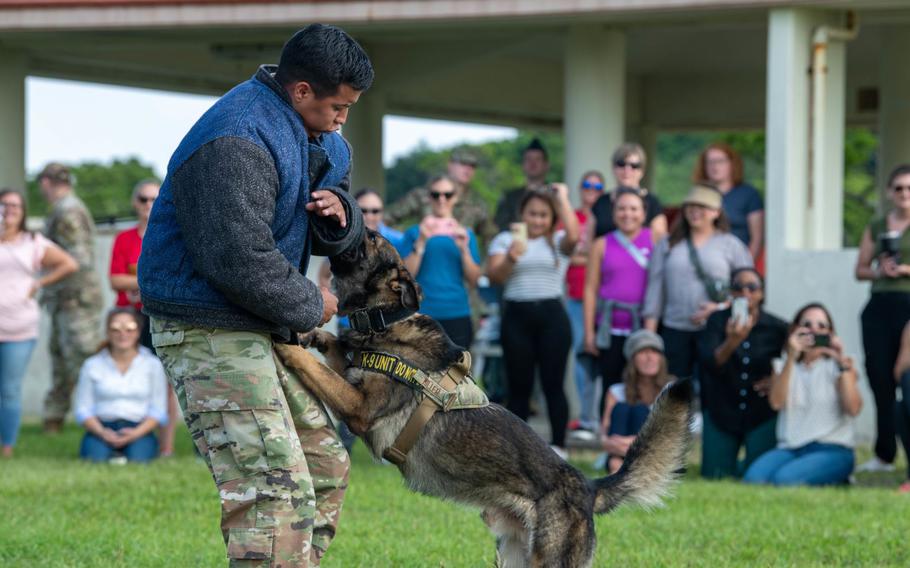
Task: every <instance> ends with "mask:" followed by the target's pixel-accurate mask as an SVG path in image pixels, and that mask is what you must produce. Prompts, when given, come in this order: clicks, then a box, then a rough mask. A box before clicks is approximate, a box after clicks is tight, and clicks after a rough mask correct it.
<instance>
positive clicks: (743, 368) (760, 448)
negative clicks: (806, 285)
mask: <svg viewBox="0 0 910 568" xmlns="http://www.w3.org/2000/svg"><path fill="white" fill-rule="evenodd" d="M764 290H765V284H764V281H763V280H762V277H761V276H760V275H759V274H758V272H756V271H755V270H754V269H752V268H739V269H736V270H734V271H733V274H732V276H731V277H730V293H731V296H732V297H733V301H734V302H736V301H740V302H742V301H745V302H748V304H747V306H748V314H747V317H746V318H745V319H739V318H736V317H733V314H732V310H731V309H730V308H727V309H724V310H721V311H717V312H714V313H713V314H711V317H709V318H708V322H707V324H706V325H705V329H704V330H703V331H702V332H701V334H700V335H699V337H698V356H699V364H700V366H701V367H700V368H701V375H700V379H701V395H702V406H701V410H702V417H703V420H704V426H703V430H702V459H701V474H702V476H703V477H707V478H710V479H718V478H722V477H739V476H740V475H742V472H743V471H745V470H746V469H748V467H749V466H750V465H751V464H752V462H754V461H755V459H756V458H758V457H759V456H760V455H762V454H764V453H765V452H767V451H768V450H771V449H773V448H774V446H775V444H776V442H777V439H776V437H775V433H774V432H775V428H776V423H777V421H776V414H777V413H776V412H775V411H774V409H772V408H771V406H770V405H769V404H768V390H769V389H770V388H771V375H772V372H773V369H772V362H773V361H774V360H775V359H777V358H778V357H780V354H781V352H782V351H783V349H784V345H785V344H786V342H787V335H788V331H787V323H786V322H784V321H783V320H782V319H780V318H778V317H776V316H774V315H772V314H769V313H768V312H766V311H765V310H764V308H763V306H764V302H765V292H764ZM737 298H742V300H737ZM743 447H745V451H746V454H745V459H744V460H743V461H742V463H738V457H739V452H740V449H741V448H743Z"/></svg>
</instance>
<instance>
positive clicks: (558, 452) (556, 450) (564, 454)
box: [550, 446, 569, 461]
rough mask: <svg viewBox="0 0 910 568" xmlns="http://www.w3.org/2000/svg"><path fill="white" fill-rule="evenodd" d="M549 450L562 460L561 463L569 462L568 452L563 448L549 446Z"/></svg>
mask: <svg viewBox="0 0 910 568" xmlns="http://www.w3.org/2000/svg"><path fill="white" fill-rule="evenodd" d="M550 449H551V450H553V453H554V454H556V455H557V456H559V457H560V458H562V461H569V452H567V451H566V450H565V448H560V447H559V446H550Z"/></svg>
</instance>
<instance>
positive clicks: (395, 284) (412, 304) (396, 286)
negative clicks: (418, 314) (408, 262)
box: [389, 266, 420, 310]
mask: <svg viewBox="0 0 910 568" xmlns="http://www.w3.org/2000/svg"><path fill="white" fill-rule="evenodd" d="M389 284H390V286H391V288H392V290H394V291H395V292H397V293H398V295H399V296H400V297H401V305H402V306H404V307H406V308H408V309H411V310H417V309H419V308H420V285H419V284H417V282H415V281H414V278H413V277H411V273H410V272H408V270H407V269H406V268H405V267H404V266H399V267H398V268H396V269H395V272H394V274H393V275H392V279H391V281H390V283H389Z"/></svg>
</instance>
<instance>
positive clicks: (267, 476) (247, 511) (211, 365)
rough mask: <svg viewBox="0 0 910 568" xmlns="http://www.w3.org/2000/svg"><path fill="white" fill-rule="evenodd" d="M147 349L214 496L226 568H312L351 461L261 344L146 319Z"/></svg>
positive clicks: (334, 517) (252, 336)
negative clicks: (180, 414)
mask: <svg viewBox="0 0 910 568" xmlns="http://www.w3.org/2000/svg"><path fill="white" fill-rule="evenodd" d="M152 343H153V344H154V346H155V348H156V350H157V352H158V356H159V357H160V358H161V362H162V363H163V364H164V368H165V370H166V372H167V375H168V378H169V379H170V381H171V384H172V385H173V387H174V390H175V392H176V393H177V399H178V401H179V402H180V407H181V408H182V409H183V416H184V419H185V421H186V424H187V427H188V428H189V431H190V434H191V436H192V438H193V441H194V442H195V443H196V447H197V448H198V449H199V452H200V453H201V454H202V456H203V457H204V458H205V461H206V463H207V464H208V466H209V470H210V471H211V472H212V476H213V477H214V479H215V485H216V486H217V487H218V491H219V494H220V496H221V531H222V534H223V536H224V540H225V544H226V545H227V555H228V558H229V560H230V566H237V567H240V566H244V567H245V566H262V567H265V566H268V567H279V566H281V567H287V566H317V565H318V564H319V561H320V560H321V558H322V555H323V554H324V553H325V550H326V548H327V547H328V545H329V542H330V541H331V540H332V538H333V537H334V535H335V529H336V527H337V526H338V516H339V514H340V512H341V504H342V500H343V499H344V492H345V489H346V488H347V479H348V469H349V467H350V462H349V458H348V454H347V452H346V451H345V449H344V446H342V444H341V441H340V440H339V438H338V435H337V434H336V432H335V429H334V428H333V427H332V423H331V421H330V420H329V418H328V415H327V413H326V411H325V408H324V407H323V406H322V404H321V403H320V402H319V401H318V400H317V399H316V398H314V397H313V396H312V395H311V394H310V393H309V392H307V391H306V389H304V387H303V385H302V384H301V382H300V380H299V379H298V378H297V376H296V375H294V374H293V373H292V372H289V371H288V370H287V369H286V368H285V367H284V366H283V365H282V363H281V361H280V360H279V359H278V358H277V356H276V355H275V353H274V351H273V350H272V341H271V338H270V337H269V336H268V334H264V333H256V332H249V331H235V330H225V329H203V328H198V327H193V326H191V325H186V324H182V323H178V322H173V321H167V320H160V319H155V318H153V319H152Z"/></svg>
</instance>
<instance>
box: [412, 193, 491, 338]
mask: <svg viewBox="0 0 910 568" xmlns="http://www.w3.org/2000/svg"><path fill="white" fill-rule="evenodd" d="M427 187H429V189H430V199H431V203H432V211H431V213H430V215H428V216H426V217H424V219H423V220H422V221H421V222H420V224H419V225H414V226H413V227H410V228H409V229H408V230H407V231H405V233H404V238H403V239H402V241H401V248H400V253H401V257H402V258H403V259H404V265H405V266H406V267H407V269H408V271H410V272H411V274H413V275H414V276H415V278H416V279H417V283H418V284H420V287H421V288H422V289H423V300H422V301H421V303H420V313H422V314H426V315H428V316H430V317H432V318H433V319H435V320H436V321H437V322H439V324H440V325H441V326H442V328H443V329H444V330H445V332H446V334H447V335H448V336H449V339H451V340H452V342H453V343H455V345H458V346H459V347H461V348H462V349H470V348H471V343H473V339H474V328H473V324H472V323H471V306H470V304H469V302H468V287H474V286H476V285H477V279H478V278H479V277H480V274H481V271H480V251H479V250H478V247H477V237H476V236H475V235H474V231H472V230H471V229H466V228H464V227H463V226H462V225H461V224H460V223H459V222H458V220H456V219H455V217H454V216H453V211H454V209H455V204H456V203H457V201H458V193H457V192H456V190H455V184H454V182H452V180H451V179H449V178H448V177H447V176H436V177H434V178H432V179H431V180H430V182H429V183H428V184H427Z"/></svg>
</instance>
